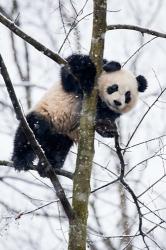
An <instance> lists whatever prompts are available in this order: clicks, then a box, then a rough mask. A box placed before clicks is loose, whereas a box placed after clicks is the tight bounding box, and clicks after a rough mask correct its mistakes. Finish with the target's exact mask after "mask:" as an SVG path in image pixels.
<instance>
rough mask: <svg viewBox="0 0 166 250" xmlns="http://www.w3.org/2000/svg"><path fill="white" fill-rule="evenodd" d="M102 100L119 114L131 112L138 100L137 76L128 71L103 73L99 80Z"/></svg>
mask: <svg viewBox="0 0 166 250" xmlns="http://www.w3.org/2000/svg"><path fill="white" fill-rule="evenodd" d="M98 89H99V95H100V97H101V99H102V100H103V101H104V102H105V103H106V104H107V106H108V107H109V108H110V109H111V110H113V111H115V112H117V113H126V112H128V111H130V110H131V109H132V108H133V107H134V106H135V104H136V102H137V100H138V82H137V79H136V78H135V76H134V75H133V74H132V73H130V72H128V71H126V70H123V69H122V70H118V71H115V72H103V73H102V74H101V76H100V77H99V80H98Z"/></svg>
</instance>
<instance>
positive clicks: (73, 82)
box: [12, 54, 147, 176]
mask: <svg viewBox="0 0 166 250" xmlns="http://www.w3.org/2000/svg"><path fill="white" fill-rule="evenodd" d="M66 60H67V61H68V65H67V66H66V65H65V66H63V67H62V68H61V82H60V84H59V86H57V85H56V86H53V87H52V88H50V89H49V90H48V91H47V92H46V94H45V95H44V96H43V98H42V99H41V100H40V101H39V102H38V103H37V104H36V106H35V107H34V108H33V110H32V111H31V112H30V113H29V114H28V115H27V116H26V118H27V121H28V123H29V126H30V128H31V129H32V130H33V132H34V134H35V137H36V139H37V140H38V142H39V143H40V145H41V146H42V148H43V150H44V152H45V154H46V157H47V159H48V160H49V162H50V163H51V164H52V166H53V167H54V168H61V167H63V164H64V161H65V159H66V156H67V154H68V152H69V150H70V148H71V146H72V145H73V143H74V142H78V135H79V132H78V128H79V119H80V113H81V109H82V100H83V95H84V94H88V95H90V94H91V91H92V89H93V87H94V82H95V75H96V68H95V65H94V63H93V62H92V61H91V59H90V57H89V56H87V55H81V54H73V55H71V56H69V57H68V58H67V59H66ZM103 62H104V65H103V72H102V73H101V75H100V77H99V79H98V100H97V111H96V131H97V132H98V133H99V134H100V135H102V136H103V137H111V136H112V131H111V130H109V127H107V126H106V127H105V129H103V127H104V126H103V124H107V122H113V121H115V119H116V118H117V117H119V116H120V115H121V114H123V113H126V112H128V111H129V110H131V109H132V108H133V107H134V106H135V104H136V102H137V100H138V94H139V92H144V91H145V90H146V88H147V81H146V79H145V78H144V77H143V76H141V75H140V76H137V77H135V76H134V75H133V74H132V73H131V72H129V71H126V70H124V69H121V65H120V64H119V63H118V62H114V61H111V62H107V61H106V60H103ZM35 159H36V155H35V153H34V152H33V150H32V147H31V145H30V144H29V142H28V141H27V138H26V136H25V134H24V132H23V131H22V128H21V125H19V127H18V129H17V131H16V134H15V140H14V150H13V156H12V161H13V164H14V167H15V169H17V170H19V171H20V170H24V171H27V170H29V169H30V166H31V165H32V164H33V161H34V160H35ZM37 169H38V172H39V174H40V175H41V176H44V173H42V166H41V165H40V161H39V162H38V166H37Z"/></svg>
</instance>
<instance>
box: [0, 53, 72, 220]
mask: <svg viewBox="0 0 166 250" xmlns="http://www.w3.org/2000/svg"><path fill="white" fill-rule="evenodd" d="M0 69H1V74H2V77H3V79H4V82H5V84H6V87H7V90H8V94H9V96H10V99H11V101H12V104H13V107H14V110H15V113H16V116H17V119H18V120H19V121H20V122H21V125H22V128H23V131H24V133H25V135H26V137H27V139H28V141H29V142H30V144H31V146H32V148H33V150H34V152H35V154H36V155H37V156H38V158H39V159H40V161H41V162H42V163H43V168H44V170H45V172H46V175H47V176H48V177H49V178H50V180H51V182H52V184H53V186H54V189H55V191H56V194H57V196H58V198H59V199H60V201H61V204H62V206H63V208H64V211H65V213H66V215H67V217H68V219H69V220H71V219H73V217H74V213H73V210H72V207H71V205H70V203H69V201H68V199H67V197H66V195H65V192H64V190H63V188H62V186H61V184H60V182H59V180H58V178H57V175H56V173H55V171H54V169H53V167H52V166H51V164H50V163H49V162H48V160H47V158H46V156H45V154H44V151H43V149H42V148H41V146H40V145H39V143H38V141H37V140H36V138H35V136H34V133H33V131H32V130H31V129H30V127H29V125H28V123H27V121H26V118H25V116H24V115H23V112H22V109H21V107H20V104H19V102H18V99H17V97H16V94H15V91H14V88H13V85H12V82H11V80H10V77H9V74H8V71H7V68H6V66H5V64H4V61H3V58H2V56H1V55H0Z"/></svg>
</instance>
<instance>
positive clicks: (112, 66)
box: [103, 61, 121, 72]
mask: <svg viewBox="0 0 166 250" xmlns="http://www.w3.org/2000/svg"><path fill="white" fill-rule="evenodd" d="M120 69H121V65H120V63H119V62H115V61H111V62H107V63H106V64H104V65H103V70H104V71H106V72H114V71H118V70H120Z"/></svg>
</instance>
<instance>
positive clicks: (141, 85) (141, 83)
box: [136, 75, 148, 92]
mask: <svg viewBox="0 0 166 250" xmlns="http://www.w3.org/2000/svg"><path fill="white" fill-rule="evenodd" d="M136 79H137V82H138V91H139V92H144V91H145V90H146V89H147V87H148V83H147V80H146V78H145V77H144V76H142V75H139V76H137V77H136Z"/></svg>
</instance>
